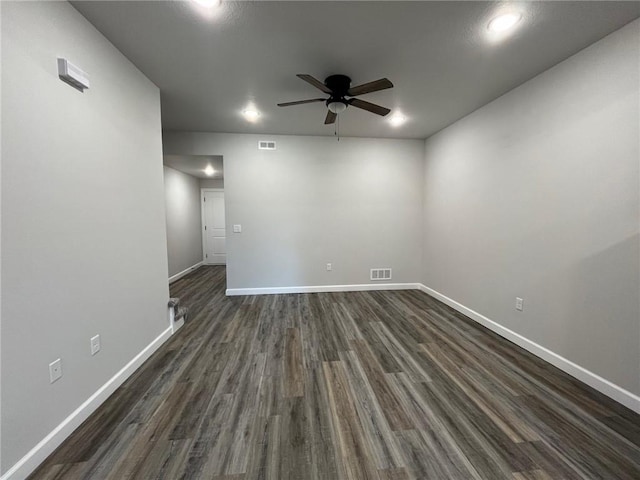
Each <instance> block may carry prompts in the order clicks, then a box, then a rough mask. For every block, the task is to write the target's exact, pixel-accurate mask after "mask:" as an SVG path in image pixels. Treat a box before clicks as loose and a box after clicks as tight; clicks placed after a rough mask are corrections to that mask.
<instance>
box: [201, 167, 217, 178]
mask: <svg viewBox="0 0 640 480" xmlns="http://www.w3.org/2000/svg"><path fill="white" fill-rule="evenodd" d="M204 173H205V175H207V176H209V177H213V174H214V173H216V171H215V170H214V169H213V167H212V166H211V165H207V168H205V169H204Z"/></svg>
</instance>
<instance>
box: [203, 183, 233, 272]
mask: <svg viewBox="0 0 640 480" xmlns="http://www.w3.org/2000/svg"><path fill="white" fill-rule="evenodd" d="M202 211H203V215H202V220H203V226H202V228H203V229H204V235H203V249H204V263H210V264H212V263H213V264H226V263H227V248H226V230H225V223H224V221H225V219H224V192H222V191H214V190H204V191H203V192H202Z"/></svg>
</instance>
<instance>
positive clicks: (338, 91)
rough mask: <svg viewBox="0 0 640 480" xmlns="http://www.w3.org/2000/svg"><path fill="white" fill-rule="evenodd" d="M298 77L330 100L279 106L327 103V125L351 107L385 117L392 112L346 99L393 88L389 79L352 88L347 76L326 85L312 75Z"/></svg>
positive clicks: (289, 104)
mask: <svg viewBox="0 0 640 480" xmlns="http://www.w3.org/2000/svg"><path fill="white" fill-rule="evenodd" d="M297 76H298V78H301V79H302V80H304V81H305V82H308V83H310V84H311V85H313V86H314V87H316V88H317V89H318V90H321V91H323V92H324V93H326V94H327V95H329V98H312V99H310V100H299V101H297V102H286V103H279V104H278V106H279V107H289V106H291V105H302V104H304V103H315V102H325V103H326V104H327V108H328V112H327V117H326V118H325V119H324V123H325V125H328V124H331V123H334V122H335V121H336V117H337V116H338V114H339V113H342V112H344V111H345V110H346V109H347V107H348V106H349V105H353V106H354V107H356V108H361V109H362V110H366V111H367V112H371V113H375V114H376V115H381V116H383V117H384V116H385V115H387V114H388V113H389V112H390V111H391V110H389V109H388V108H385V107H381V106H380V105H376V104H375V103H369V102H365V101H364V100H360V99H359V98H346V97H357V96H358V95H364V94H365V93H372V92H377V91H378V90H386V89H387V88H393V83H391V82H390V81H389V80H388V79H387V78H381V79H380V80H375V81H373V82H369V83H364V84H362V85H358V86H357V87H351V79H350V78H349V77H347V76H346V75H331V76H329V77H327V78H326V79H325V81H324V83H322V82H321V81H320V80H318V79H316V78H314V77H312V76H311V75H305V74H298V75H297Z"/></svg>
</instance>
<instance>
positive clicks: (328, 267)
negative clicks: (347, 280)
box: [327, 263, 333, 272]
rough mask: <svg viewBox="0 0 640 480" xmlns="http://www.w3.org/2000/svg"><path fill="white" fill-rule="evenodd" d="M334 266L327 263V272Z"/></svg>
mask: <svg viewBox="0 0 640 480" xmlns="http://www.w3.org/2000/svg"><path fill="white" fill-rule="evenodd" d="M332 268H333V267H332V265H331V264H330V263H327V272H330V271H331V269H332Z"/></svg>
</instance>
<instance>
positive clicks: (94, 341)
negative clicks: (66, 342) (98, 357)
mask: <svg viewBox="0 0 640 480" xmlns="http://www.w3.org/2000/svg"><path fill="white" fill-rule="evenodd" d="M99 351H100V335H96V336H95V337H91V355H95V354H96V353H98V352H99Z"/></svg>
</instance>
